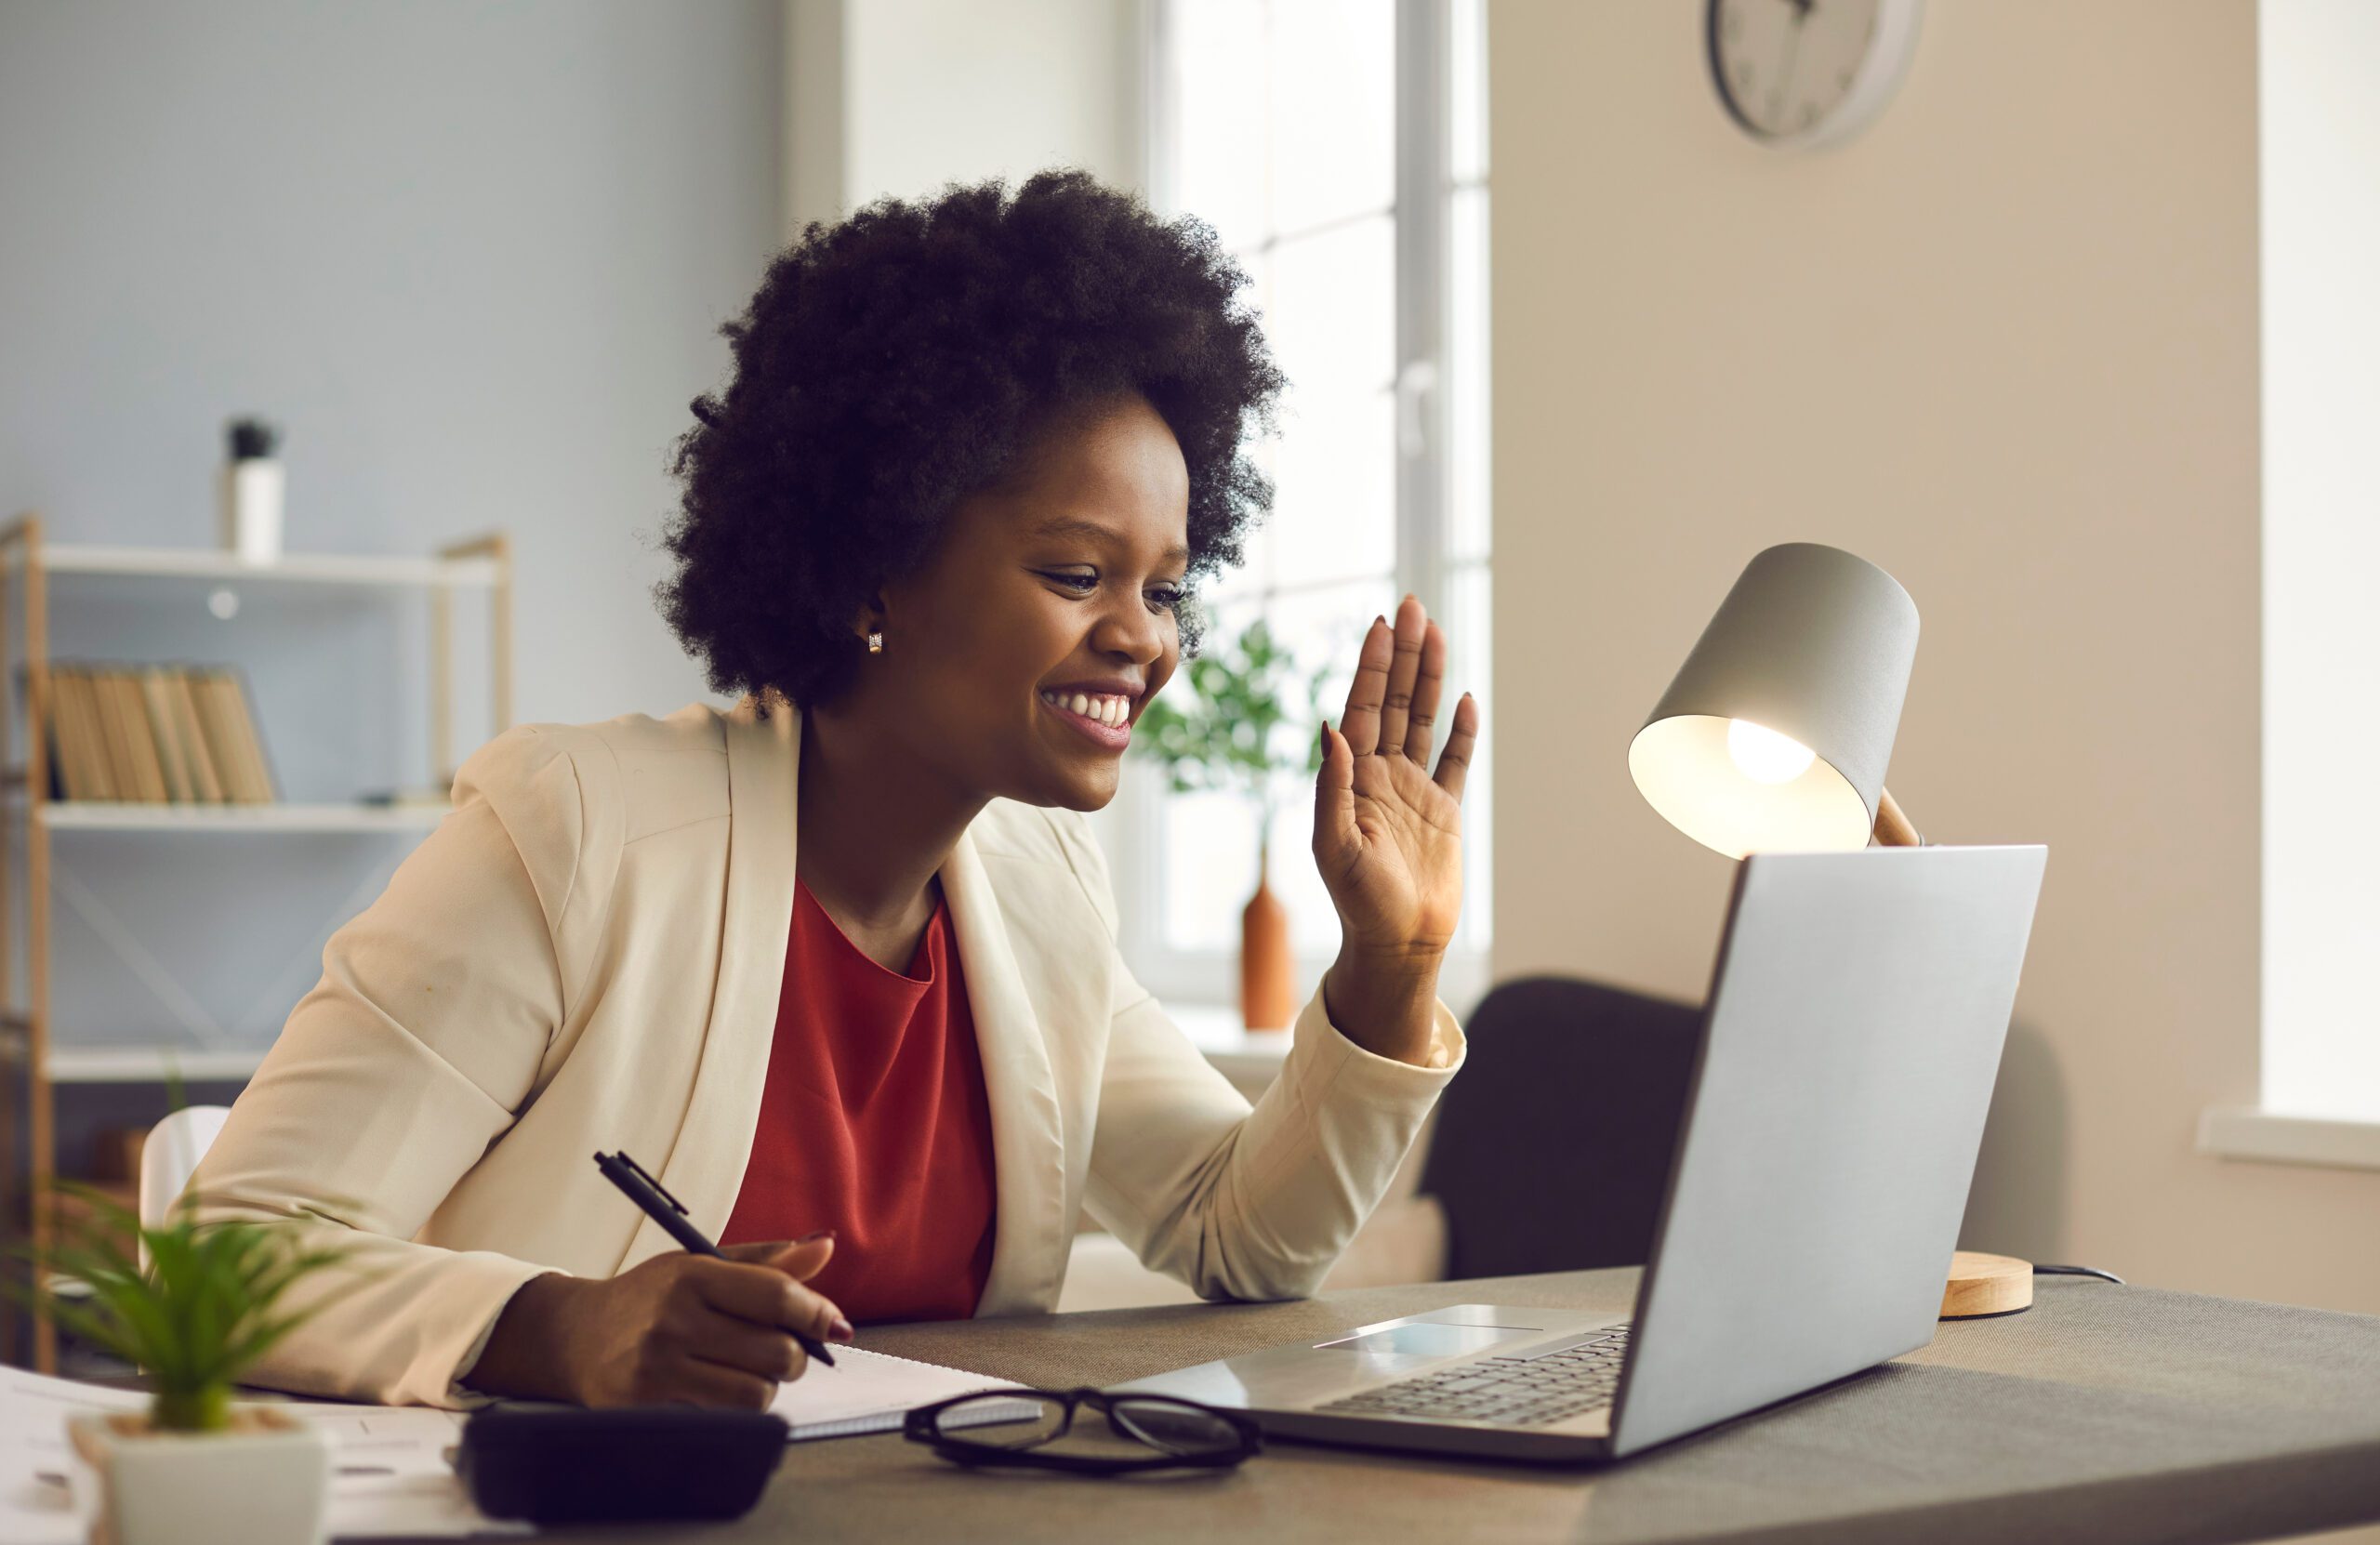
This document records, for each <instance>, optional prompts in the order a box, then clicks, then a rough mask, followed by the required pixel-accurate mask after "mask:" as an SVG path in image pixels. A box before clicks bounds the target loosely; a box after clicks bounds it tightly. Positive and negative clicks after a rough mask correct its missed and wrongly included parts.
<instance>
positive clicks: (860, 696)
mask: <svg viewBox="0 0 2380 1545" xmlns="http://www.w3.org/2000/svg"><path fill="white" fill-rule="evenodd" d="M1189 497H1190V479H1189V472H1188V470H1187V469H1186V468H1185V466H1184V464H1183V458H1182V448H1181V446H1180V445H1179V444H1178V443H1177V442H1175V440H1174V438H1173V431H1172V430H1171V429H1168V428H1167V427H1166V423H1165V420H1164V419H1163V418H1162V417H1160V416H1158V414H1157V410H1156V409H1155V408H1153V407H1151V406H1150V405H1149V404H1148V403H1147V402H1146V401H1145V400H1144V399H1143V398H1141V397H1139V396H1137V395H1135V396H1131V397H1125V398H1122V399H1119V400H1117V401H1115V402H1113V403H1105V404H1102V405H1100V406H1098V407H1095V408H1091V409H1086V410H1082V411H1078V412H1077V413H1075V414H1072V415H1070V416H1066V417H1064V418H1063V419H1061V420H1059V421H1058V422H1056V423H1054V424H1052V425H1051V426H1050V427H1049V428H1047V429H1044V430H1043V432H1042V433H1041V434H1040V435H1039V437H1038V439H1036V440H1035V442H1033V444H1032V445H1031V447H1030V448H1029V449H1028V451H1027V452H1026V454H1025V456H1023V457H1022V458H1021V459H1020V462H1019V464H1018V466H1017V467H1016V469H1014V470H1013V471H1012V473H1011V474H1010V475H1009V476H1008V477H1007V478H1006V479H1005V480H1003V481H1002V482H999V483H998V484H996V485H994V486H993V487H990V488H987V489H984V490H981V491H979V492H977V493H974V494H972V495H968V496H966V497H965V498H962V499H961V500H959V504H958V505H957V507H956V508H954V509H953V510H952V512H951V517H950V520H949V522H948V524H947V525H946V526H945V528H944V530H943V534H942V536H941V538H940V540H939V542H938V543H937V545H936V547H935V548H934V550H933V551H932V553H931V554H930V555H929V556H928V558H927V560H926V562H925V564H924V565H923V566H922V567H921V568H919V570H918V571H917V572H916V573H914V574H909V575H906V576H905V577H904V578H902V579H899V580H896V581H893V582H891V583H888V584H887V585H886V586H885V587H884V588H883V590H882V600H883V618H882V627H883V631H884V652H883V653H882V654H875V655H870V656H868V657H867V658H866V660H864V661H862V662H861V667H860V671H859V677H858V680H856V681H855V682H854V683H853V688H852V691H851V692H850V693H848V694H847V696H846V698H845V700H844V702H843V703H842V704H839V705H838V707H839V708H841V707H848V708H850V709H852V710H856V711H860V712H866V713H867V714H868V715H869V716H870V717H872V718H873V717H876V716H879V715H883V716H890V717H889V719H879V728H881V729H882V730H883V731H884V732H885V733H887V734H888V735H889V736H890V737H892V738H893V739H895V740H896V741H897V742H898V743H899V744H902V745H903V746H906V748H907V749H908V751H909V753H910V754H911V755H912V756H914V757H915V758H917V759H918V761H919V765H922V766H925V767H929V768H934V769H938V770H940V771H941V773H943V775H944V776H945V777H946V778H947V779H949V780H950V781H951V782H952V784H953V785H954V786H955V787H956V788H957V789H958V790H959V791H960V792H963V793H967V794H972V795H980V796H984V797H989V798H998V799H1019V800H1023V801H1025V803H1028V804H1035V805H1055V806H1062V807H1064V808H1066V809H1069V810H1097V809H1099V808H1100V807H1101V806H1103V805H1104V804H1106V803H1107V801H1108V800H1109V799H1113V798H1115V795H1116V785H1117V777H1118V775H1119V773H1120V771H1121V767H1122V763H1123V758H1124V750H1125V747H1126V746H1129V745H1130V744H1131V726H1132V724H1133V722H1134V721H1135V720H1138V718H1139V717H1140V712H1141V709H1142V708H1143V707H1144V706H1146V705H1147V703H1148V701H1149V699H1150V698H1151V697H1152V696H1154V695H1155V694H1156V693H1157V690H1158V689H1159V688H1160V687H1162V686H1164V685H1165V682H1166V680H1167V679H1168V678H1169V677H1170V676H1171V675H1172V674H1173V667H1174V665H1175V662H1176V661H1177V660H1178V659H1179V658H1180V655H1181V648H1182V641H1181V636H1180V633H1179V630H1178V625H1177V622H1176V618H1175V614H1174V603H1175V601H1177V600H1178V598H1179V597H1180V595H1181V592H1182V587H1183V579H1184V574H1185V571H1186V570H1187V568H1188V566H1189V561H1190V548H1189V540H1188V527H1189Z"/></svg>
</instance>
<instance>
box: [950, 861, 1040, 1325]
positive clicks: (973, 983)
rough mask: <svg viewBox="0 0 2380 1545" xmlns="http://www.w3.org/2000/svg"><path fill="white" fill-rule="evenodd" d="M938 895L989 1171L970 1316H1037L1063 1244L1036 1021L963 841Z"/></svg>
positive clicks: (995, 908) (1001, 920) (987, 887)
mask: <svg viewBox="0 0 2380 1545" xmlns="http://www.w3.org/2000/svg"><path fill="white" fill-rule="evenodd" d="M942 892H943V896H944V899H945V900H946V901H947V902H948V903H949V905H950V921H951V925H952V927H953V929H954V930H955V931H957V933H958V936H959V970H960V971H961V972H962V973H963V974H964V975H965V977H966V979H967V1005H968V1008H969V1010H971V1011H972V1013H973V1015H974V1019H975V1043H976V1046H977V1047H978V1049H979V1050H981V1053H982V1056H983V1061H984V1090H985V1095H986V1096H987V1097H988V1099H989V1102H990V1104H991V1111H992V1160H993V1163H994V1165H995V1167H996V1170H997V1173H996V1176H995V1181H994V1191H993V1196H994V1205H995V1207H996V1208H997V1209H998V1216H997V1217H996V1218H995V1219H994V1221H993V1230H992V1270H991V1275H990V1277H989V1278H988V1279H987V1280H986V1281H985V1284H984V1296H983V1298H982V1300H981V1301H978V1302H977V1304H976V1305H975V1313H976V1314H1032V1313H1037V1312H1041V1311H1046V1310H1047V1309H1048V1308H1049V1307H1050V1306H1051V1305H1052V1304H1054V1303H1056V1302H1057V1301H1058V1284H1059V1278H1060V1276H1061V1274H1062V1273H1063V1270H1064V1265H1065V1259H1066V1249H1067V1246H1068V1243H1069V1238H1070V1231H1069V1220H1068V1219H1067V1218H1066V1216H1065V1185H1066V1177H1065V1154H1064V1143H1063V1140H1062V1132H1063V1128H1062V1127H1061V1125H1060V1122H1059V1116H1058V1091H1057V1084H1056V1080H1055V1078H1054V1076H1052V1074H1051V1067H1050V1049H1049V1046H1048V1044H1047V1043H1046V1042H1045V1041H1044V1040H1043V1039H1042V1037H1041V1023H1040V1019H1039V1016H1038V1015H1037V1014H1036V1013H1035V1012H1034V1010H1033V1000H1032V998H1031V997H1030V996H1028V995H1027V994H1026V992H1025V979H1024V976H1023V974H1022V973H1021V972H1019V971H1018V970H1017V964H1016V955H1015V952H1014V951H1012V949H1010V947H1009V942H1008V918H1007V917H1006V916H1005V915H1004V914H1003V913H1002V912H1001V910H1000V904H999V898H998V896H997V895H995V894H994V893H993V891H992V886H991V881H990V879H989V878H988V877H987V876H986V875H985V873H984V865H983V860H982V859H981V857H979V856H978V855H977V853H976V852H975V839H974V837H973V835H972V833H970V834H963V835H961V836H960V838H959V846H958V847H957V848H955V849H953V850H952V852H951V854H950V858H949V861H948V862H947V863H945V865H943V867H942Z"/></svg>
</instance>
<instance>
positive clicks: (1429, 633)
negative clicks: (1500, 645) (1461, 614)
mask: <svg viewBox="0 0 2380 1545" xmlns="http://www.w3.org/2000/svg"><path fill="white" fill-rule="evenodd" d="M1446 684H1447V635H1446V629H1445V628H1442V627H1439V626H1438V625H1437V624H1436V623H1435V621H1434V622H1432V623H1431V624H1430V625H1429V627H1428V628H1427V629H1426V630H1425V631H1424V632H1423V633H1422V635H1421V669H1420V671H1419V672H1418V673H1417V674H1416V675H1415V676H1414V678H1413V707H1412V711H1411V712H1410V713H1409V714H1408V716H1407V719H1406V727H1405V754H1406V755H1407V756H1408V757H1410V758H1412V759H1413V760H1414V761H1415V762H1417V763H1418V764H1420V765H1421V766H1423V767H1427V766H1429V765H1430V741H1431V740H1432V738H1433V737H1434V735H1435V731H1434V729H1433V726H1434V725H1435V724H1436V723H1437V721H1438V694H1439V693H1440V692H1442V691H1443V690H1444V689H1445V687H1446Z"/></svg>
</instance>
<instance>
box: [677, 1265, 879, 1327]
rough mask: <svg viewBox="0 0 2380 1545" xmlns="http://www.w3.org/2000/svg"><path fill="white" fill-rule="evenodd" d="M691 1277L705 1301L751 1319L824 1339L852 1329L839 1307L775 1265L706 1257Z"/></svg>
mask: <svg viewBox="0 0 2380 1545" xmlns="http://www.w3.org/2000/svg"><path fill="white" fill-rule="evenodd" d="M701 1264H702V1265H703V1266H704V1267H707V1268H708V1269H707V1270H702V1271H700V1272H699V1273H698V1274H697V1275H696V1277H695V1290H696V1291H697V1292H699V1293H700V1294H701V1295H702V1300H703V1301H704V1302H705V1303H707V1304H708V1305H710V1307H712V1308H713V1309H716V1310H718V1311H720V1312H721V1314H733V1315H734V1316H736V1317H737V1318H738V1319H745V1320H749V1321H751V1322H752V1323H753V1324H754V1325H760V1326H774V1327H777V1328H778V1329H781V1330H799V1331H801V1332H803V1333H804V1334H806V1335H809V1336H813V1337H815V1338H816V1339H817V1340H822V1341H826V1340H840V1339H842V1338H844V1337H847V1336H848V1335H849V1333H850V1331H849V1327H850V1322H849V1321H848V1320H845V1319H844V1318H843V1314H842V1311H841V1310H840V1309H838V1308H836V1307H835V1306H834V1305H833V1304H831V1303H829V1302H827V1301H826V1300H825V1299H823V1298H821V1297H819V1296H818V1295H817V1294H816V1293H813V1292H812V1291H811V1290H810V1289H809V1288H807V1287H803V1286H801V1284H800V1283H798V1282H796V1281H794V1280H793V1279H792V1278H791V1277H789V1276H787V1275H786V1274H784V1273H783V1272H780V1271H777V1270H775V1269H774V1267H769V1266H762V1265H758V1264H754V1263H748V1262H745V1261H704V1262H702V1263H701Z"/></svg>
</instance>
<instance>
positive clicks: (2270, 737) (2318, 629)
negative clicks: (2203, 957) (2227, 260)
mask: <svg viewBox="0 0 2380 1545" xmlns="http://www.w3.org/2000/svg"><path fill="white" fill-rule="evenodd" d="M2259 27H2260V32H2261V33H2262V39H2261V46H2260V49H2259V65H2260V70H2261V73H2262V74H2263V77H2264V78H2263V80H2262V82H2261V83H2260V101H2261V103H2262V107H2261V116H2262V125H2261V129H2260V133H2259V139H2260V140H2261V146H2260V151H2259V154H2260V157H2261V161H2262V177H2261V186H2262V197H2263V203H2264V208H2263V227H2264V229H2263V242H2262V244H2263V267H2264V274H2263V282H2262V287H2263V298H2262V304H2263V310H2264V318H2263V322H2264V329H2263V330H2264V340H2265V341H2264V436H2265V459H2264V479H2265V487H2264V588H2265V604H2264V619H2265V620H2264V628H2265V648H2264V694H2265V724H2264V768H2265V773H2264V804H2265V817H2264V847H2265V853H2264V886H2265V909H2264V955H2265V961H2264V973H2263V974H2264V1012H2263V1019H2264V1059H2263V1062H2264V1079H2263V1081H2264V1089H2263V1103H2264V1105H2265V1106H2266V1108H2267V1109H2268V1110H2275V1111H2281V1112H2288V1113H2293V1114H2298V1115H2305V1116H2331V1117H2337V1118H2347V1119H2354V1120H2360V1121H2380V1035H2374V1033H2373V1025H2374V1015H2373V1008H2372V992H2371V970H2370V966H2371V960H2372V956H2373V940H2374V939H2375V938H2380V889H2375V887H2374V886H2373V878H2372V863H2373V858H2374V856H2376V855H2380V848H2376V847H2374V845H2373V843H2371V842H2370V841H2369V840H2368V839H2365V838H2364V837H2363V831H2364V830H2365V828H2364V825H2363V823H2362V821H2361V820H2360V813H2361V812H2362V811H2363V809H2364V808H2365V807H2366V806H2367V805H2368V804H2369V803H2370V799H2371V794H2370V789H2371V782H2372V768H2373V759H2374V758H2375V757H2380V730H2375V728H2374V720H2373V716H2372V714H2371V713H2370V712H2369V711H2368V710H2361V711H2360V710H2359V708H2358V707H2357V705H2359V704H2368V703H2369V702H2370V701H2371V699H2372V680H2373V671H2374V670H2375V668H2380V609H2375V608H2374V607H2373V605H2372V602H2371V595H2370V589H2371V576H2372V574H2373V567H2374V565H2375V564H2380V526H2375V525H2374V522H2373V518H2372V510H2373V500H2374V499H2375V498H2376V497H2380V459H2375V457H2374V456H2373V449H2372V438H2371V428H2370V426H2371V423H2372V419H2373V414H2374V413H2380V377H2375V376H2373V372H2372V365H2371V361H2372V350H2373V347H2374V346H2375V345H2380V310H2375V309H2374V308H2373V303H2372V298H2371V297H2372V272H2373V269H2372V265H2373V263H2374V262H2380V228H2375V227H2374V225H2373V222H2372V219H2371V217H2370V215H2369V213H2368V207H2367V205H2366V202H2365V200H2364V199H2363V197H2362V192H2361V191H2362V190H2364V189H2367V188H2369V186H2370V179H2371V177H2372V174H2373V168H2374V167H2375V166H2380V107H2375V105H2374V103H2373V99H2372V98H2371V97H2370V95H2369V94H2368V92H2366V91H2365V90H2364V89H2363V88H2362V87H2361V86H2359V85H2358V84H2357V80H2358V78H2359V76H2360V71H2359V70H2358V69H2357V68H2356V66H2358V65H2360V64H2364V63H2371V62H2375V61H2380V12H2376V11H2373V9H2371V8H2369V7H2360V6H2340V5H2312V4H2306V3H2303V0H2299V3H2291V4H2277V5H2267V6H2265V7H2262V10H2261V13H2260V23H2259Z"/></svg>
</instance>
